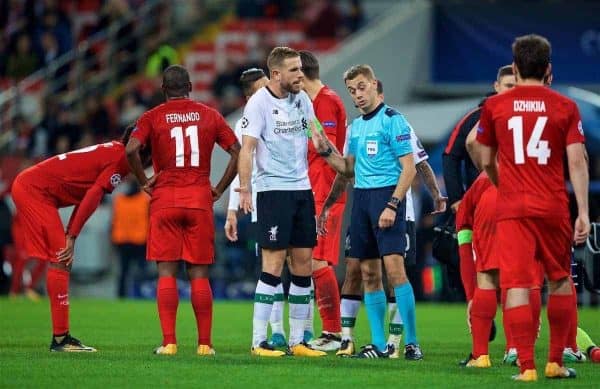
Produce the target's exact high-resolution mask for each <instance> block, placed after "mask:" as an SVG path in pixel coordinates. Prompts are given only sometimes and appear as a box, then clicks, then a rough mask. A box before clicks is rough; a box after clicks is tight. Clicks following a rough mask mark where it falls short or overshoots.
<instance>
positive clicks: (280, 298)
mask: <svg viewBox="0 0 600 389" xmlns="http://www.w3.org/2000/svg"><path fill="white" fill-rule="evenodd" d="M273 301H283V293H275V296H273Z"/></svg>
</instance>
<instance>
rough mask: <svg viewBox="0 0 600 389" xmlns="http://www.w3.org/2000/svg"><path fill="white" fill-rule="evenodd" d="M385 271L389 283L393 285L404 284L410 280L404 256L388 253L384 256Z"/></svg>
mask: <svg viewBox="0 0 600 389" xmlns="http://www.w3.org/2000/svg"><path fill="white" fill-rule="evenodd" d="M383 262H384V264H385V273H386V275H387V279H388V283H389V284H391V285H392V286H396V285H402V284H405V283H407V282H408V277H407V276H406V270H405V269H404V257H403V256H401V255H386V256H385V257H384V258H383Z"/></svg>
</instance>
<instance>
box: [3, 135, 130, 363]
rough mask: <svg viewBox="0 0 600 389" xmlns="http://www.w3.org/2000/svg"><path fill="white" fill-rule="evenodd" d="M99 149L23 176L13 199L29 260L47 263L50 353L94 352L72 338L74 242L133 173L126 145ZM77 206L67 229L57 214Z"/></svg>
mask: <svg viewBox="0 0 600 389" xmlns="http://www.w3.org/2000/svg"><path fill="white" fill-rule="evenodd" d="M132 129H133V126H130V127H128V128H127V129H126V130H125V133H124V134H123V137H122V139H121V140H120V141H112V142H108V143H103V144H98V145H94V146H89V147H85V148H82V149H79V150H75V151H71V152H68V153H64V154H59V155H57V156H54V157H52V158H49V159H47V160H45V161H43V162H41V163H39V164H37V165H34V166H32V167H30V168H28V169H26V170H24V171H23V172H21V173H20V174H19V175H18V176H17V178H16V179H15V181H14V183H13V185H12V189H11V194H12V197H13V200H14V202H15V205H16V208H17V212H18V214H19V218H20V225H21V231H22V233H23V236H24V238H23V239H22V243H23V246H24V249H25V252H26V254H27V256H28V257H29V258H35V259H38V260H43V261H48V262H49V267H48V272H47V274H46V289H47V292H48V298H49V300H50V311H51V314H52V315H51V316H52V335H53V337H52V343H51V345H50V351H67V352H81V351H88V352H89V351H96V349H94V348H93V347H88V346H85V345H83V344H82V343H81V342H80V341H79V340H78V339H76V338H74V337H73V336H71V334H70V332H69V275H70V271H71V265H72V262H73V249H74V246H75V239H76V238H77V235H79V232H80V231H81V229H82V227H83V225H84V224H85V222H86V221H87V219H88V218H89V217H90V216H91V214H92V213H93V212H94V210H95V209H96V208H97V207H98V205H99V204H100V201H101V200H102V197H103V196H104V195H105V194H106V193H111V192H112V191H113V190H114V189H115V188H116V187H117V185H119V184H120V183H121V180H122V179H123V178H124V177H125V176H126V175H127V174H128V173H129V166H128V165H127V159H126V158H125V143H126V142H127V141H128V140H129V137H130V134H131V131H132ZM71 205H74V206H75V209H74V210H73V213H72V214H71V218H70V220H69V224H68V226H67V229H66V233H65V228H64V226H63V224H62V222H61V220H60V216H59V214H58V209H59V208H63V207H68V206H71Z"/></svg>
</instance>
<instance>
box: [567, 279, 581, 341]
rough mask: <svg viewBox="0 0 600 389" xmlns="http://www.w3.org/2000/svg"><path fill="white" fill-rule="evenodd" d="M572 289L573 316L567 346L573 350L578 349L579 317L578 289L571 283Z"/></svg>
mask: <svg viewBox="0 0 600 389" xmlns="http://www.w3.org/2000/svg"><path fill="white" fill-rule="evenodd" d="M571 290H572V291H573V306H574V307H575V309H573V316H572V317H571V326H570V327H569V336H568V338H567V347H570V348H571V349H572V350H573V351H577V350H578V347H577V321H578V320H579V317H578V315H577V289H575V285H574V284H573V283H571Z"/></svg>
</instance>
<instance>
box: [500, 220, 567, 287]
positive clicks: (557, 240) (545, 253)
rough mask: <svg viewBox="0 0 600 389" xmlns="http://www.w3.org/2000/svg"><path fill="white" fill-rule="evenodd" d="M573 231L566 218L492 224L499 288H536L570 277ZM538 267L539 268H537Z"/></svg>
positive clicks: (503, 221)
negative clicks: (542, 283)
mask: <svg viewBox="0 0 600 389" xmlns="http://www.w3.org/2000/svg"><path fill="white" fill-rule="evenodd" d="M572 237H573V229H572V227H571V223H570V221H569V219H568V218H522V219H509V220H501V221H498V222H497V223H496V242H497V244H496V251H497V253H498V258H499V262H500V286H501V287H502V288H503V289H505V288H533V287H539V286H540V282H541V280H543V278H542V276H543V274H541V273H542V269H541V268H543V272H544V273H545V274H546V277H547V278H548V280H550V281H558V280H560V279H562V278H565V277H569V276H570V275H571V241H572ZM540 267H541V268H540Z"/></svg>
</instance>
